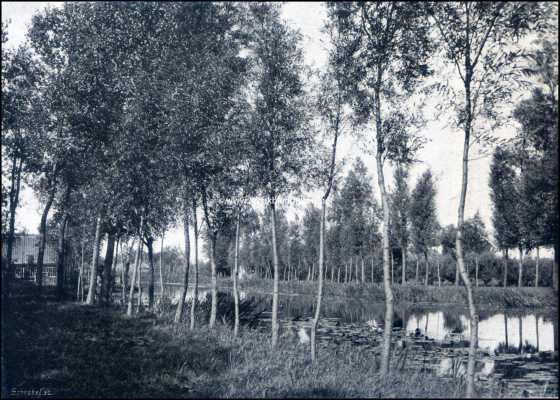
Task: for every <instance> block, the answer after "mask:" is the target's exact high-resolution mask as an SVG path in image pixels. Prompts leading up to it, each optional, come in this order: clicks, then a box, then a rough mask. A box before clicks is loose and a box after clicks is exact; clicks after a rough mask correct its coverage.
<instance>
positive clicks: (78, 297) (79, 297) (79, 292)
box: [76, 237, 84, 301]
mask: <svg viewBox="0 0 560 400" xmlns="http://www.w3.org/2000/svg"><path fill="white" fill-rule="evenodd" d="M81 239H82V240H81V242H82V243H81V250H82V251H81V254H82V257H81V261H80V270H79V272H78V290H77V292H76V301H83V295H82V293H83V292H84V289H83V287H84V282H83V279H84V239H83V237H82V238H81Z"/></svg>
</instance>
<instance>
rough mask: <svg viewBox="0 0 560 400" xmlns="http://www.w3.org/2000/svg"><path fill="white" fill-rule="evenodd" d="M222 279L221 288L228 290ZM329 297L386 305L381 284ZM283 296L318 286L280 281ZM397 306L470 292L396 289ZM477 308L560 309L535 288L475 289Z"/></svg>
mask: <svg viewBox="0 0 560 400" xmlns="http://www.w3.org/2000/svg"><path fill="white" fill-rule="evenodd" d="M272 283H273V282H272V280H261V279H253V280H246V281H242V282H241V289H242V290H246V291H248V292H262V293H272ZM228 284H229V282H228V280H226V279H222V280H221V281H220V286H222V287H227V286H228ZM323 290H324V291H323V293H324V295H325V297H337V298H360V299H364V300H367V301H369V302H383V301H384V298H385V297H384V293H383V286H382V285H381V284H371V283H369V284H361V283H347V284H342V283H332V282H325V287H324V289H323ZM280 292H281V293H285V294H298V295H312V296H314V295H315V294H316V292H317V282H308V281H290V282H285V281H280ZM393 293H394V296H395V302H397V303H442V304H457V305H465V304H467V291H466V289H465V287H463V286H459V287H457V286H441V287H438V286H423V285H412V284H410V285H409V284H407V285H399V284H397V285H394V286H393ZM474 298H475V302H476V304H479V305H481V306H484V307H534V308H541V307H558V300H557V299H558V297H557V295H556V293H554V291H553V290H552V288H534V287H522V288H517V287H507V288H503V287H479V288H474Z"/></svg>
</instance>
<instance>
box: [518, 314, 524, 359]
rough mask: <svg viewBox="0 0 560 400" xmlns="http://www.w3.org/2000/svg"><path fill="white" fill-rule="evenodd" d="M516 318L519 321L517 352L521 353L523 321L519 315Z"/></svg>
mask: <svg viewBox="0 0 560 400" xmlns="http://www.w3.org/2000/svg"><path fill="white" fill-rule="evenodd" d="M517 320H518V321H519V325H518V326H519V349H518V352H519V354H521V353H523V321H522V320H521V317H517Z"/></svg>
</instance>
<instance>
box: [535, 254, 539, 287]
mask: <svg viewBox="0 0 560 400" xmlns="http://www.w3.org/2000/svg"><path fill="white" fill-rule="evenodd" d="M539 249H540V246H537V259H536V260H535V287H539V261H540V257H539Z"/></svg>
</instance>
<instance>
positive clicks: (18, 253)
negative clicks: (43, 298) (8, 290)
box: [2, 234, 57, 286]
mask: <svg viewBox="0 0 560 400" xmlns="http://www.w3.org/2000/svg"><path fill="white" fill-rule="evenodd" d="M39 241H40V235H26V234H16V235H15V238H14V248H13V254H12V262H13V264H14V274H15V278H16V279H25V280H27V281H32V282H36V269H37V257H38V255H39ZM55 246H56V244H55V243H54V242H52V241H49V240H47V243H46V245H45V256H44V258H43V284H44V285H46V286H54V285H56V257H57V256H56V247H55ZM5 257H6V242H5V241H2V260H4V259H5Z"/></svg>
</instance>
